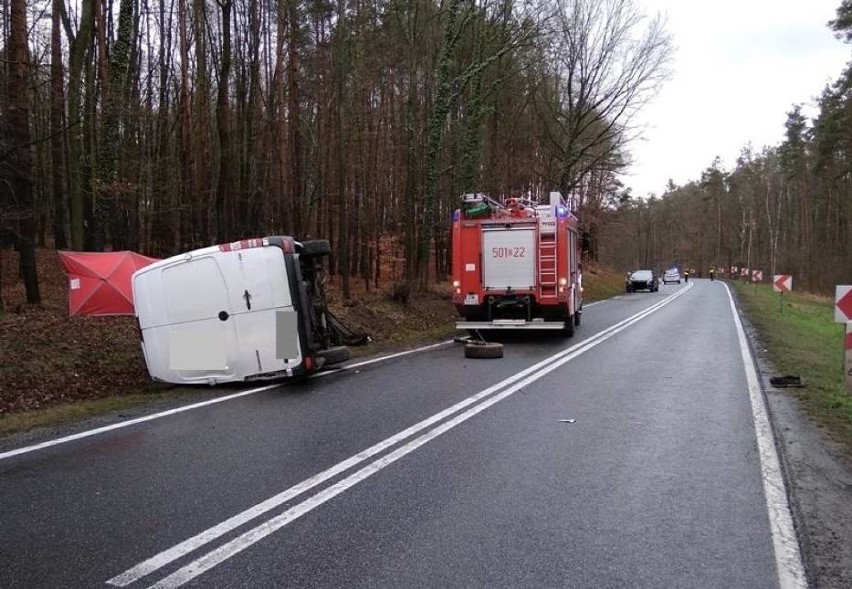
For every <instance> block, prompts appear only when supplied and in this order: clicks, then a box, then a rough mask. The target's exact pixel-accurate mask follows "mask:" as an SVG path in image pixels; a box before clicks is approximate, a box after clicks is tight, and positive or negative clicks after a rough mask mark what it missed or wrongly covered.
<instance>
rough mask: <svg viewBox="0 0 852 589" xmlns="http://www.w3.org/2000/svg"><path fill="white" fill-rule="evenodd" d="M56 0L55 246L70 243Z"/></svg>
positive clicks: (52, 94)
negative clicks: (66, 228) (67, 228)
mask: <svg viewBox="0 0 852 589" xmlns="http://www.w3.org/2000/svg"><path fill="white" fill-rule="evenodd" d="M62 1H63V0H53V14H52V15H51V23H50V25H51V26H50V155H51V158H50V159H51V189H52V194H53V246H54V247H55V248H56V249H58V250H60V249H66V248H67V247H68V237H67V234H66V233H65V224H66V222H67V214H66V211H67V200H68V196H67V186H68V185H67V182H66V177H67V176H66V168H65V143H64V141H63V138H64V137H65V132H64V127H65V89H64V88H65V82H64V79H63V75H62V70H63V68H62V38H61V34H60V30H59V24H60V23H59V20H60V15H59V13H60V9H61V6H60V4H61V3H62Z"/></svg>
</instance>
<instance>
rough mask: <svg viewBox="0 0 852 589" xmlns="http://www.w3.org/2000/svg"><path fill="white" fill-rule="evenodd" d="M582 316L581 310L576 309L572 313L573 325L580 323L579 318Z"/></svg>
mask: <svg viewBox="0 0 852 589" xmlns="http://www.w3.org/2000/svg"><path fill="white" fill-rule="evenodd" d="M582 318H583V313H582V312H581V311H577V312H576V313H574V325H580V320H581V319H582Z"/></svg>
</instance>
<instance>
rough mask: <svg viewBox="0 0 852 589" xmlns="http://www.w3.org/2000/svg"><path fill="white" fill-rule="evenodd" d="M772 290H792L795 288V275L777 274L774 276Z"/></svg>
mask: <svg viewBox="0 0 852 589" xmlns="http://www.w3.org/2000/svg"><path fill="white" fill-rule="evenodd" d="M772 290H774V291H775V292H790V291H791V290H793V277H792V276H791V275H790V274H776V275H775V276H773V277H772Z"/></svg>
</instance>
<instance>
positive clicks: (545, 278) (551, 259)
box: [538, 232, 556, 298]
mask: <svg viewBox="0 0 852 589" xmlns="http://www.w3.org/2000/svg"><path fill="white" fill-rule="evenodd" d="M538 285H539V288H541V297H542V298H545V297H556V233H555V232H554V233H542V232H539V234H538Z"/></svg>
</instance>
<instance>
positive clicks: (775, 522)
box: [722, 282, 808, 589]
mask: <svg viewBox="0 0 852 589" xmlns="http://www.w3.org/2000/svg"><path fill="white" fill-rule="evenodd" d="M722 284H723V285H724V286H725V290H726V291H727V293H728V301H729V303H730V305H731V313H732V314H733V316H734V325H736V328H737V337H738V339H739V343H740V351H741V353H742V357H743V364H744V366H745V373H746V380H747V381H748V394H749V398H750V399H751V412H752V415H753V417H754V430H755V436H756V437H757V450H758V453H759V454H760V471H761V475H762V477H763V492H764V494H765V496H766V508H767V510H768V511H769V527H770V529H771V531H772V545H773V547H774V549H775V565H776V567H777V569H778V584H779V586H780V587H781V589H803V588H806V587H807V586H808V581H807V577H806V576H805V567H804V565H803V564H802V555H801V553H800V552H799V541H798V538H797V537H796V529H795V527H794V526H793V516H792V514H791V513H790V504H789V503H788V502H787V489H786V486H785V484H784V477H783V475H782V474H781V465H780V462H779V460H778V451H777V450H776V447H775V435H774V434H773V433H772V424H771V423H770V421H769V415H768V413H767V411H766V402H765V401H764V398H763V392H762V391H761V388H760V380H759V379H758V376H757V370H756V369H755V367H754V359H753V358H752V355H751V350H750V349H749V346H748V339H747V338H746V334H745V330H744V329H743V324H742V321H741V320H740V316H739V313H738V312H737V307H736V305H735V304H734V298H733V296H731V289H730V288H729V287H728V285H727V284H725V283H724V282H722Z"/></svg>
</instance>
